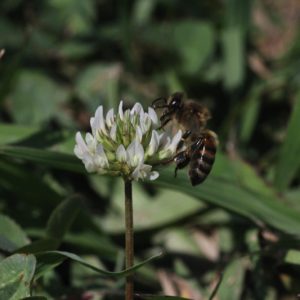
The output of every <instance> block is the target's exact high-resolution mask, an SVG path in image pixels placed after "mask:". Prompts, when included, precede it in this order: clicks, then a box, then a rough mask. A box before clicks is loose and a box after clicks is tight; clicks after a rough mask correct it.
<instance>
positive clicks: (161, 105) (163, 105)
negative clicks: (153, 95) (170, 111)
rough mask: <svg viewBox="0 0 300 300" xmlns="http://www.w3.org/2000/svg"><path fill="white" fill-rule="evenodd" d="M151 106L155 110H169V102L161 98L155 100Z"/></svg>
mask: <svg viewBox="0 0 300 300" xmlns="http://www.w3.org/2000/svg"><path fill="white" fill-rule="evenodd" d="M160 101H161V102H162V103H159V102H160ZM151 106H152V107H153V108H154V109H156V108H167V107H168V101H167V99H166V98H164V97H160V98H157V99H155V100H154V101H153V102H152V104H151Z"/></svg>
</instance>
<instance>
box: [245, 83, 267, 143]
mask: <svg viewBox="0 0 300 300" xmlns="http://www.w3.org/2000/svg"><path fill="white" fill-rule="evenodd" d="M261 90H262V86H261V85H255V86H254V87H253V88H252V90H251V91H250V93H249V96H248V99H246V102H245V104H244V107H243V113H242V114H241V118H240V119H241V129H240V139H241V141H242V142H243V143H247V142H248V141H249V139H250V138H251V136H252V133H253V131H254V129H255V126H256V125H257V119H258V116H259V110H260V106H261V102H262V101H261V99H260V94H261Z"/></svg>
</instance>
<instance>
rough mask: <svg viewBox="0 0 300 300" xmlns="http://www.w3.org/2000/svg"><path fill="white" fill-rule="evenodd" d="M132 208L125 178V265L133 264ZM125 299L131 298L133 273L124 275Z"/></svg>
mask: <svg viewBox="0 0 300 300" xmlns="http://www.w3.org/2000/svg"><path fill="white" fill-rule="evenodd" d="M133 259H134V243H133V209H132V182H131V180H125V266H126V269H128V268H130V267H132V266H133ZM125 295H126V297H125V299H126V300H133V275H128V276H127V277H126V287H125Z"/></svg>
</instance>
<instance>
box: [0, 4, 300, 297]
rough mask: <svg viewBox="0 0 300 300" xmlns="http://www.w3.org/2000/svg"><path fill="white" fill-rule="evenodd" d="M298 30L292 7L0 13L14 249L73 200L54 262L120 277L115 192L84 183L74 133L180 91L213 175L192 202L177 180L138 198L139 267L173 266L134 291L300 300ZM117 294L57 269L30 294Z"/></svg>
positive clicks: (5, 169) (0, 195)
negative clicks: (210, 148) (204, 123)
mask: <svg viewBox="0 0 300 300" xmlns="http://www.w3.org/2000/svg"><path fill="white" fill-rule="evenodd" d="M299 25H300V2H299V1H298V0H252V1H251V0H244V1H240V0H209V1H208V0H204V1H197V0H190V1H179V0H172V1H171V0H124V1H116V0H110V1H109V0H85V1H80V0H47V1H38V0H27V1H25V0H2V1H1V3H0V49H5V53H4V55H3V56H2V58H1V60H0V120H1V124H0V177H1V178H0V208H1V213H2V215H3V216H4V215H5V216H6V217H9V218H10V219H11V220H14V221H15V222H16V223H18V224H19V225H20V227H21V228H22V231H24V234H25V235H26V243H25V240H24V241H23V243H21V244H18V245H19V246H23V244H24V245H25V244H28V243H29V238H30V240H31V241H35V240H38V239H40V238H41V237H43V236H44V234H45V228H46V223H47V222H46V220H47V219H48V218H49V216H50V214H51V212H52V211H53V210H54V208H55V207H56V206H57V205H58V204H59V203H60V202H61V201H62V199H64V198H66V197H67V196H69V195H72V194H74V193H78V194H81V195H83V196H84V197H85V200H84V208H83V209H82V212H81V214H83V216H82V217H81V218H76V219H75V222H74V224H72V227H71V229H70V231H69V232H68V233H67V234H66V235H65V237H64V239H63V242H62V244H61V246H60V248H59V249H64V250H67V251H70V252H75V253H77V254H80V255H82V257H85V258H86V259H88V260H89V261H91V262H92V263H93V264H98V265H102V266H104V267H106V268H108V269H109V270H121V269H122V268H123V265H122V260H123V256H122V255H123V254H122V249H123V222H122V221H121V220H122V214H123V213H122V211H123V201H122V200H123V187H122V183H121V182H119V180H114V179H111V178H106V177H97V176H87V175H86V174H85V173H84V172H82V171H78V170H79V168H80V167H78V166H77V160H75V158H74V160H73V157H72V152H73V147H74V144H75V141H74V134H75V132H76V131H78V130H80V131H88V130H89V119H90V117H91V116H92V115H93V114H94V111H95V109H96V108H97V107H98V106H99V105H104V107H105V109H106V110H107V109H109V108H110V107H115V108H116V107H117V105H118V103H119V101H120V100H121V99H123V100H124V101H125V104H126V107H131V106H132V105H133V104H134V103H135V102H136V101H139V102H141V103H142V104H143V105H144V107H147V106H149V105H150V104H151V102H152V101H153V100H154V99H156V98H158V97H160V96H168V95H170V94H171V93H173V92H175V91H184V92H185V93H186V94H187V95H188V97H189V98H193V99H198V100H199V101H201V102H202V103H204V104H205V105H206V106H207V107H209V109H210V110H211V112H212V116H213V118H212V119H211V120H210V121H209V128H210V129H212V130H214V131H215V132H216V133H217V134H218V136H219V139H220V146H219V150H218V155H217V162H216V165H215V167H214V170H213V172H212V175H211V176H210V177H211V178H208V179H207V182H205V183H203V185H201V186H200V187H197V188H191V186H190V185H189V182H188V178H187V175H186V174H185V173H186V172H185V171H181V172H180V176H179V177H178V178H177V179H175V178H174V177H173V173H174V167H172V166H171V167H170V168H169V169H167V170H166V171H162V173H161V177H160V179H159V180H158V181H157V182H155V183H153V184H152V183H151V184H149V183H142V184H136V185H135V189H134V198H135V200H134V201H135V204H134V205H135V226H136V255H137V257H138V258H139V259H143V258H146V257H148V256H149V255H151V254H154V253H156V252H157V251H159V250H160V249H163V250H165V251H166V253H167V254H166V255H165V256H164V257H163V258H161V259H159V260H157V261H155V262H153V263H150V264H149V265H148V266H147V267H144V268H143V269H140V270H141V271H140V272H141V274H139V276H137V278H136V290H137V291H139V292H141V293H145V294H159V293H162V294H165V295H170V296H181V297H186V298H189V299H195V300H201V299H209V297H210V296H211V295H212V293H213V290H214V287H215V286H216V284H218V283H219V289H218V291H217V293H216V296H215V297H214V298H213V299H219V300H226V299H231V300H235V299H258V300H260V299H267V300H272V299H296V297H297V294H298V295H299V293H300V289H299V286H300V281H299V278H300V269H299V262H300V255H299V253H298V252H297V251H296V250H297V249H298V248H299V245H300V244H299V241H298V238H299V232H300V188H299V180H300V172H299V166H300V158H299V151H300V138H299V130H300V71H299V70H300V39H299V37H300V30H299V29H300V27H299ZM53 151H56V152H59V154H61V155H62V156H59V157H57V158H55V156H53V155H52V154H51V153H54V152H53ZM63 155H64V156H63ZM79 163H80V162H78V164H79ZM3 228H4V227H3ZM0 231H1V230H0ZM1 234H2V235H4V236H5V235H7V232H6V230H5V229H2V232H1ZM12 236H13V234H12ZM12 239H13V237H12ZM0 248H1V247H0ZM290 251H294V252H292V254H293V255H294V256H293V255H291V254H290V253H291V252H290ZM295 251H296V252H295ZM5 253H6V252H4V254H5ZM255 253H256V254H255ZM4 254H3V255H2V257H5V256H6V255H4ZM6 254H7V253H6ZM291 257H295V259H291ZM297 263H298V264H297ZM221 274H223V276H221ZM123 284H124V279H123V278H121V279H118V280H115V279H114V280H113V279H110V278H109V279H101V280H99V278H98V277H97V276H96V275H95V273H92V271H90V270H87V269H85V268H83V267H82V266H79V265H78V264H75V263H73V262H70V261H67V262H65V263H64V264H62V265H60V266H59V267H58V268H56V269H53V268H52V269H51V270H50V271H48V272H46V273H45V274H44V276H43V277H42V280H41V279H39V281H37V283H36V284H35V286H34V291H35V292H36V293H37V294H39V295H42V294H43V295H46V296H47V297H48V299H119V298H118V295H119V294H120V293H121V292H122V290H123ZM54 286H55V287H54ZM88 297H90V298H88ZM120 299H123V298H122V296H120ZM139 299H141V298H139ZM147 299H148V298H147ZM149 299H150V298H149ZM151 299H156V298H151ZM157 299H158V298H157ZM159 299H164V298H159ZM174 299H175V298H174ZM177 299H179V298H177Z"/></svg>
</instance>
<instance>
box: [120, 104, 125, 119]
mask: <svg viewBox="0 0 300 300" xmlns="http://www.w3.org/2000/svg"><path fill="white" fill-rule="evenodd" d="M119 117H120V119H121V120H123V119H124V113H123V101H122V100H121V101H120V104H119Z"/></svg>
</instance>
